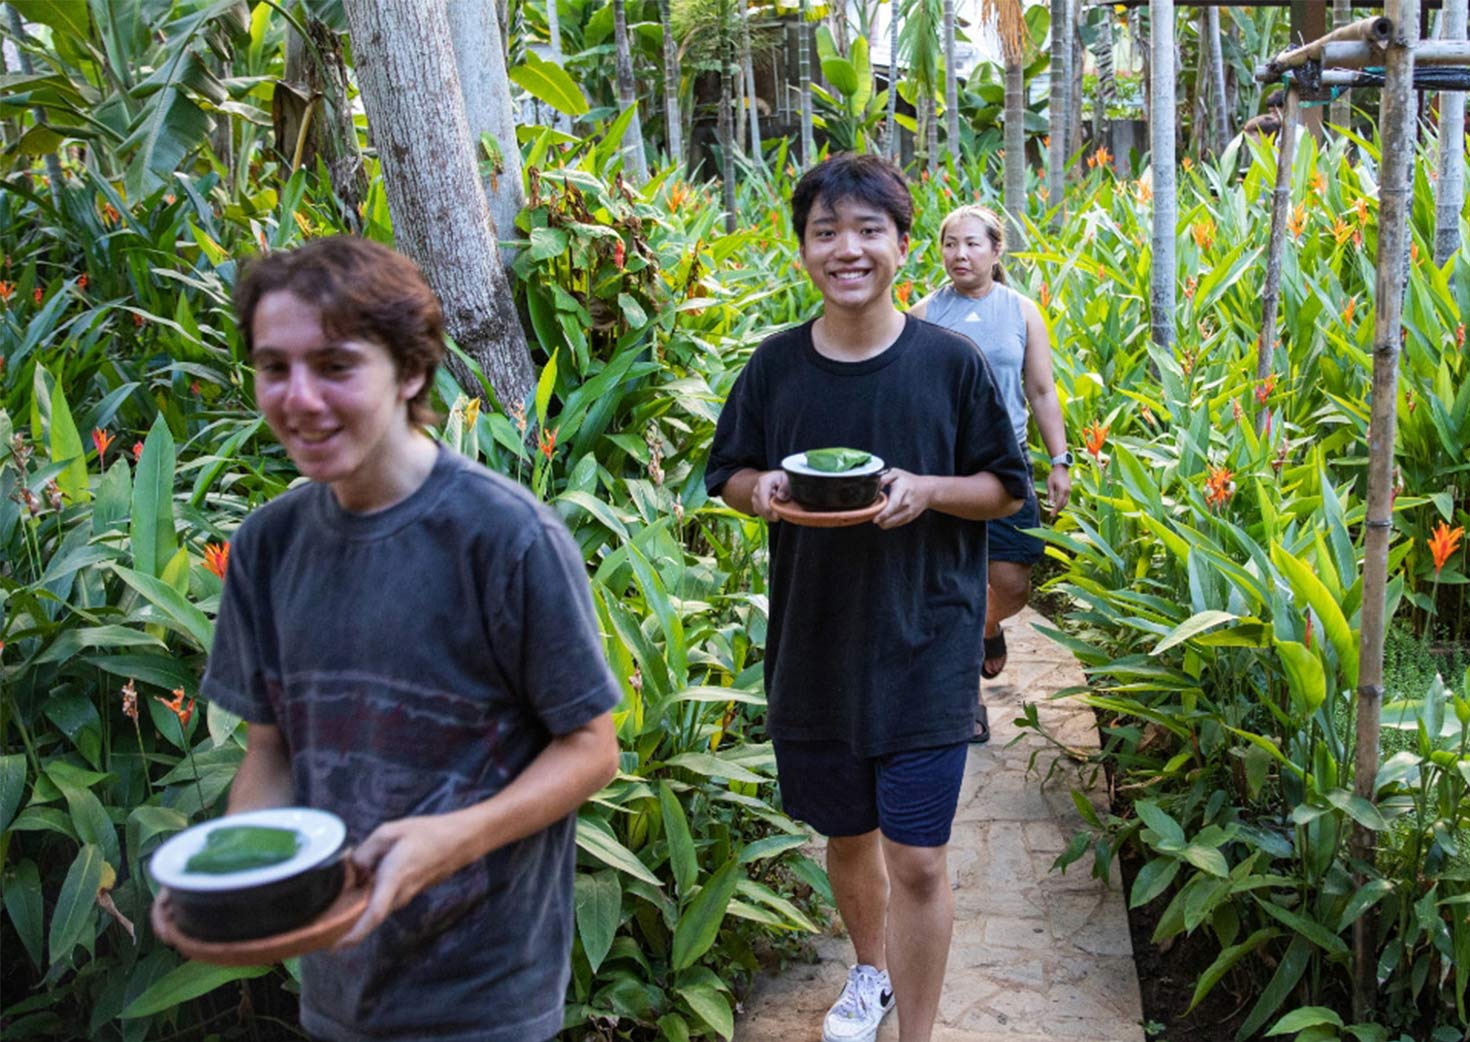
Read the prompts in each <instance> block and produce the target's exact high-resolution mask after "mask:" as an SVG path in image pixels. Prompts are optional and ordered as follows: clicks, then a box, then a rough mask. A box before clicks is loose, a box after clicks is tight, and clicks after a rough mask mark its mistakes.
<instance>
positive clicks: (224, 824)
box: [148, 807, 348, 941]
mask: <svg viewBox="0 0 1470 1042" xmlns="http://www.w3.org/2000/svg"><path fill="white" fill-rule="evenodd" d="M347 853H348V847H347V826H346V825H345V824H343V822H342V819H341V818H339V817H337V815H335V814H331V813H329V812H327V811H322V810H314V809H312V808H310V807H274V808H270V809H266V810H254V811H247V812H245V813H242V814H230V815H227V816H225V817H223V818H216V819H214V820H213V821H206V822H204V823H203V824H200V825H195V826H194V827H193V828H189V829H185V830H184V831H183V832H180V833H178V834H177V835H176V836H173V837H172V838H170V839H169V840H168V841H167V842H166V843H164V844H163V845H162V846H161V847H159V848H158V850H157V851H156V852H154V854H153V857H152V859H151V860H150V861H149V863H148V872H149V874H150V875H151V876H152V877H153V878H154V879H155V880H156V881H158V882H159V883H162V884H163V885H164V886H165V887H167V888H168V901H169V908H170V913H171V915H172V918H173V924H174V926H175V927H176V928H177V929H178V930H179V931H180V932H182V933H184V934H186V935H188V936H189V937H192V938H197V939H198V940H202V941H244V940H251V939H254V938H258V937H269V936H272V935H274V934H280V933H285V932H287V931H289V930H293V929H295V928H296V927H299V926H301V925H302V924H303V923H306V922H309V921H310V920H311V919H312V918H313V917H315V916H316V915H318V914H319V913H321V912H322V911H323V910H324V909H326V908H327V906H329V905H330V904H331V903H332V902H333V901H334V900H336V898H337V895H338V894H339V893H340V892H341V891H342V886H343V883H344V882H345V879H346V860H347Z"/></svg>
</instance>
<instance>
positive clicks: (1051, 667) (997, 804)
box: [735, 611, 1144, 1042]
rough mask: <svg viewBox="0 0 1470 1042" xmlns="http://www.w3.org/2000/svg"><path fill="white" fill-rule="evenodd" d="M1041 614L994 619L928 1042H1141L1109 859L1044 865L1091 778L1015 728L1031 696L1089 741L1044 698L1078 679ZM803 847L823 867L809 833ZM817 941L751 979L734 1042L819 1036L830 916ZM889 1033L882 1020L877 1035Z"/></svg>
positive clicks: (1093, 736) (1089, 728)
mask: <svg viewBox="0 0 1470 1042" xmlns="http://www.w3.org/2000/svg"><path fill="white" fill-rule="evenodd" d="M1041 621H1042V620H1041V619H1040V617H1039V616H1037V615H1035V614H1034V613H1032V612H1030V611H1027V612H1024V613H1022V614H1021V615H1020V616H1018V617H1017V618H1015V619H1013V620H1011V621H1010V622H1008V623H1007V625H1006V638H1007V642H1008V643H1009V645H1010V661H1009V663H1007V668H1006V671H1005V673H1003V674H1002V676H1001V678H1000V680H1001V681H1004V683H1001V682H994V683H992V682H986V684H985V685H984V692H985V700H986V704H987V705H988V706H989V707H990V725H991V731H992V735H993V737H992V739H991V741H990V743H989V744H988V745H983V746H974V747H972V749H971V751H970V756H969V759H968V761H967V765H966V775H965V781H964V784H963V786H962V788H961V790H960V803H959V810H958V812H957V813H956V815H955V825H954V831H953V835H952V837H951V840H950V850H949V874H950V884H951V886H952V888H953V889H954V901H955V929H954V941H953V944H952V945H951V947H950V955H949V968H948V972H947V973H946V975H945V985H944V993H943V995H942V996H941V998H940V1004H939V1023H938V1024H936V1025H935V1029H934V1034H933V1038H932V1042H1058V1040H1061V1042H1144V1035H1143V1030H1142V1028H1141V1026H1140V1024H1141V1021H1142V1018H1143V1012H1142V1004H1141V1001H1140V998H1139V990H1138V975H1137V970H1136V968H1135V966H1134V963H1133V954H1132V944H1131V941H1130V939H1129V934H1128V917H1127V913H1126V912H1125V911H1124V904H1123V895H1122V893H1121V882H1120V880H1119V878H1118V871H1117V865H1116V863H1115V864H1114V865H1113V866H1111V872H1110V878H1109V879H1107V880H1097V879H1093V878H1092V877H1091V875H1090V870H1091V867H1092V858H1091V855H1090V854H1088V855H1084V856H1083V858H1082V859H1081V860H1080V861H1078V862H1075V863H1074V864H1073V865H1071V866H1070V867H1069V868H1068V870H1067V872H1066V874H1065V875H1063V874H1062V873H1060V872H1053V871H1051V865H1052V863H1053V862H1054V861H1055V860H1056V856H1057V854H1059V853H1060V852H1061V851H1062V850H1064V849H1065V848H1066V845H1067V843H1068V842H1069V841H1070V839H1071V837H1072V834H1073V833H1074V832H1075V831H1076V830H1077V828H1078V827H1080V820H1079V818H1078V815H1077V809H1076V807H1075V805H1074V804H1073V802H1072V797H1071V791H1072V789H1073V788H1083V789H1084V790H1086V785H1087V782H1088V775H1086V774H1084V773H1083V772H1081V771H1079V770H1078V768H1077V765H1076V764H1075V763H1074V762H1071V761H1064V762H1062V763H1061V764H1060V765H1059V766H1058V767H1057V769H1056V770H1055V771H1053V772H1052V773H1051V775H1050V777H1049V778H1048V771H1049V770H1050V768H1051V767H1052V764H1053V762H1054V761H1055V760H1056V756H1057V752H1058V751H1057V749H1056V747H1055V746H1054V745H1052V744H1051V743H1049V742H1047V741H1046V740H1045V739H1043V738H1042V737H1040V736H1039V735H1037V734H1035V733H1034V732H1031V731H1025V730H1021V729H1018V728H1017V726H1016V725H1015V724H1014V723H1013V721H1014V720H1015V719H1016V718H1017V717H1019V716H1021V715H1022V711H1023V706H1024V704H1026V703H1030V704H1032V705H1035V706H1036V708H1037V713H1038V716H1039V718H1040V720H1041V722H1042V724H1043V726H1045V727H1046V728H1047V729H1048V730H1049V732H1050V733H1051V734H1052V735H1053V736H1054V737H1055V738H1056V739H1057V740H1058V741H1060V742H1062V744H1064V745H1066V746H1070V747H1074V748H1077V749H1079V750H1087V749H1092V750H1095V749H1096V748H1097V742H1098V736H1097V727H1096V724H1095V722H1094V718H1093V715H1092V711H1091V710H1090V709H1089V708H1087V707H1086V706H1082V705H1080V704H1079V703H1077V702H1075V701H1073V700H1071V699H1063V700H1054V699H1053V698H1052V695H1053V694H1054V692H1055V691H1056V690H1058V689H1060V688H1064V687H1069V686H1075V685H1080V684H1082V683H1083V675H1082V672H1081V670H1080V669H1079V668H1078V666H1077V663H1076V661H1075V660H1073V659H1072V658H1071V656H1070V655H1069V654H1068V653H1067V652H1066V650H1065V649H1063V648H1060V647H1058V646H1057V645H1055V644H1052V643H1051V642H1050V641H1049V640H1047V639H1046V638H1045V637H1044V636H1042V635H1041V634H1039V633H1037V632H1036V631H1035V629H1034V628H1033V626H1034V624H1036V623H1038V622H1041ZM1018 736H1019V740H1017V741H1015V742H1014V744H1009V743H1011V741H1012V739H1015V738H1017V737H1018ZM1037 750H1040V752H1039V754H1038V755H1037V756H1036V763H1035V769H1029V768H1030V766H1031V765H1030V760H1031V758H1032V754H1033V753H1034V752H1036V751H1037ZM1043 780H1045V784H1043ZM1102 784H1103V783H1102V779H1101V775H1097V776H1096V785H1095V786H1094V787H1093V788H1092V789H1090V790H1087V791H1086V795H1087V798H1088V800H1089V802H1091V803H1092V805H1093V806H1094V807H1095V808H1098V809H1099V810H1102V809H1103V808H1105V807H1106V805H1107V794H1106V792H1104V791H1102V790H1101V788H1100V787H1099V786H1101V785H1102ZM804 849H806V852H807V853H808V855H809V856H812V857H814V858H816V859H817V861H818V862H819V863H821V862H822V861H823V854H822V843H821V841H820V840H817V841H815V842H814V843H813V844H811V846H810V847H809V848H804ZM814 948H815V949H816V953H817V961H816V962H814V963H810V964H795V965H791V966H788V967H786V968H785V969H784V970H783V971H782V972H781V973H780V974H777V975H772V976H767V977H762V978H761V979H759V980H758V981H757V982H756V984H755V986H754V987H753V988H752V990H751V993H750V994H749V995H748V996H746V998H745V1000H744V1002H743V1003H742V1010H743V1012H741V1014H740V1015H739V1017H738V1018H737V1020H736V1025H735V1039H736V1042H818V1040H820V1039H821V1037H822V1028H821V1022H822V1016H823V1015H824V1014H825V1013H826V1011H827V1009H828V1007H829V1006H830V1005H831V1004H832V1002H833V1001H835V999H836V998H837V994H838V992H839V991H840V990H841V988H842V982H843V980H844V979H845V978H846V976H847V967H848V964H849V963H850V962H851V961H852V958H853V955H852V947H851V944H850V943H849V942H848V941H847V939H846V938H845V936H843V933H842V931H841V928H840V924H839V925H838V927H837V928H836V929H835V930H833V931H831V932H829V933H827V934H824V935H823V936H821V937H818V938H816V939H815V941H814ZM897 1040H898V1017H897V1015H893V1016H890V1017H888V1018H887V1019H886V1020H885V1021H884V1023H883V1027H882V1029H881V1030H880V1031H879V1033H878V1042H897Z"/></svg>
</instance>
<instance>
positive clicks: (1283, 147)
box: [1256, 86, 1301, 433]
mask: <svg viewBox="0 0 1470 1042" xmlns="http://www.w3.org/2000/svg"><path fill="white" fill-rule="evenodd" d="M1300 113H1301V99H1300V96H1299V95H1298V93H1297V89H1296V87H1294V86H1292V87H1288V88H1287V91H1286V108H1285V109H1284V110H1283V111H1282V114H1281V129H1280V130H1279V131H1278V132H1277V138H1278V141H1277V147H1278V150H1279V151H1278V152H1277V156H1276V187H1275V189H1274V191H1273V192H1272V193H1271V232H1270V235H1269V237H1268V238H1267V240H1266V284H1265V288H1264V289H1262V290H1261V335H1260V337H1259V339H1257V340H1256V380H1257V382H1259V381H1261V380H1264V379H1266V376H1267V374H1268V373H1270V372H1271V351H1272V348H1273V347H1274V346H1275V344H1276V302H1277V300H1278V298H1279V297H1280V295H1281V253H1282V250H1283V249H1284V248H1285V246H1286V221H1287V218H1288V216H1289V214H1290V211H1291V165H1292V162H1293V161H1294V159H1295V158H1296V125H1297V118H1298V116H1299V115H1300ZM1265 424H1266V411H1265V409H1261V410H1260V411H1259V412H1258V413H1257V414H1256V431H1257V432H1258V433H1259V432H1260V431H1262V430H1264V429H1265Z"/></svg>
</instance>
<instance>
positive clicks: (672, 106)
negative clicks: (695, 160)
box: [547, 0, 684, 170]
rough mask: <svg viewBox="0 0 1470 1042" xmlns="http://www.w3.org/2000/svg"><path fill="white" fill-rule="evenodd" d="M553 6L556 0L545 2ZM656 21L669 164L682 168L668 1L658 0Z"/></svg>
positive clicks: (676, 65)
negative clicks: (661, 53) (659, 30)
mask: <svg viewBox="0 0 1470 1042" xmlns="http://www.w3.org/2000/svg"><path fill="white" fill-rule="evenodd" d="M547 3H549V4H554V3H556V0H547ZM658 20H659V24H660V25H662V26H663V31H664V32H663V36H664V123H665V124H666V129H665V132H664V133H665V136H666V137H667V138H668V143H669V162H670V163H672V164H673V165H674V166H675V167H676V168H677V169H680V170H682V169H683V168H684V122H683V119H684V117H683V114H682V113H681V112H680V111H679V49H678V47H676V46H675V45H674V19H673V15H672V14H671V13H670V10H669V0H658Z"/></svg>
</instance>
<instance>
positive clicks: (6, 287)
mask: <svg viewBox="0 0 1470 1042" xmlns="http://www.w3.org/2000/svg"><path fill="white" fill-rule="evenodd" d="M13 296H15V283H13V282H0V301H4V302H5V303H7V304H9V303H10V298H11V297H13Z"/></svg>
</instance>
